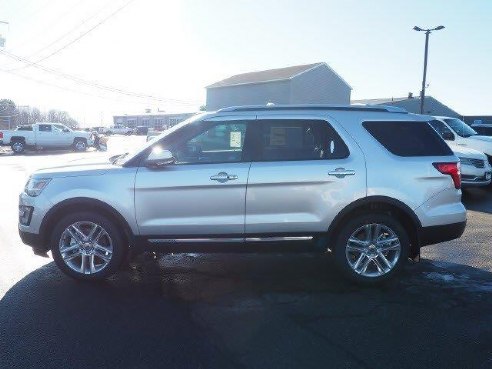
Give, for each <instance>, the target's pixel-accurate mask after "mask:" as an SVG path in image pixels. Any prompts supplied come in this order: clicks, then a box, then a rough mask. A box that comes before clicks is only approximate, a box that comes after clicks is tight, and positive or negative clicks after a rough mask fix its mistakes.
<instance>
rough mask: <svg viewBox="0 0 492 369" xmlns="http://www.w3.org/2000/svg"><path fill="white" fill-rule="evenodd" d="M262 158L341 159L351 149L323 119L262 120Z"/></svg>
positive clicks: (285, 159) (270, 159)
mask: <svg viewBox="0 0 492 369" xmlns="http://www.w3.org/2000/svg"><path fill="white" fill-rule="evenodd" d="M258 123H259V124H260V143H259V146H260V147H259V151H260V152H259V160H261V161H295V160H323V159H325V160H326V159H342V158H346V157H348V155H349V150H348V148H347V146H346V145H345V143H344V142H343V140H342V139H341V138H340V136H339V135H338V134H337V133H336V132H335V130H334V129H333V128H332V127H331V126H330V125H329V124H328V123H327V122H326V121H323V120H308V119H306V120H301V119H285V120H283V119H282V120H276V119H275V120H259V121H258Z"/></svg>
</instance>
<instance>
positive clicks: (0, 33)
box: [0, 21, 9, 48]
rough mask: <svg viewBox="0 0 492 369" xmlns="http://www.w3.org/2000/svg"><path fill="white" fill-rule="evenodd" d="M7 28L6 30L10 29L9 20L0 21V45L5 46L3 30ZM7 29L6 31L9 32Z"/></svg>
mask: <svg viewBox="0 0 492 369" xmlns="http://www.w3.org/2000/svg"><path fill="white" fill-rule="evenodd" d="M4 29H6V31H7V30H8V29H9V22H4V21H0V47H2V48H3V47H5V41H6V39H5V34H4V32H3V30H4ZM6 31H5V33H7V32H6Z"/></svg>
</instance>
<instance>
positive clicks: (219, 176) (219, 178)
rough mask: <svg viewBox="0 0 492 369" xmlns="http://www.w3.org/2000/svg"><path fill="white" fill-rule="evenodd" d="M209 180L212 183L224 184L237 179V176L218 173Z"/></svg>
mask: <svg viewBox="0 0 492 369" xmlns="http://www.w3.org/2000/svg"><path fill="white" fill-rule="evenodd" d="M210 179H211V180H212V181H217V182H220V183H224V182H227V181H233V180H235V179H237V175H236V174H227V173H226V172H220V173H217V174H215V175H213V176H211V177H210Z"/></svg>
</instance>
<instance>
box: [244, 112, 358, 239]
mask: <svg viewBox="0 0 492 369" xmlns="http://www.w3.org/2000/svg"><path fill="white" fill-rule="evenodd" d="M267 119H268V120H271V119H272V117H270V116H269V117H261V116H259V117H258V120H259V121H258V123H259V125H263V124H264V123H262V121H263V122H264V121H265V120H267ZM273 119H276V120H278V121H282V120H285V121H289V120H292V116H289V117H285V118H284V117H282V116H275V117H274V118H273ZM320 119H325V118H320V117H313V116H302V117H301V116H300V117H299V120H307V121H309V120H315V121H319V120H320ZM324 124H328V122H326V121H324ZM332 126H334V124H333V123H332ZM313 127H314V126H313ZM334 128H335V129H336V128H338V129H336V131H337V132H338V135H337V136H339V137H338V139H340V137H341V139H342V140H343V142H340V141H337V140H335V141H334V142H335V143H336V145H338V146H340V144H341V145H342V146H343V143H345V145H346V147H345V149H348V151H349V152H350V153H349V154H348V152H347V154H346V155H348V156H347V157H342V156H346V155H345V154H344V155H337V154H336V150H335V151H334V150H332V149H333V146H331V145H332V144H331V141H332V138H331V137H330V135H333V133H334V132H335V131H333V129H331V130H330V131H328V132H327V133H326V140H327V141H326V142H325V143H324V144H323V145H324V146H323V147H322V148H321V151H320V152H322V151H323V150H329V151H330V150H331V151H334V152H333V153H325V154H321V156H320V157H322V158H323V159H320V160H302V159H304V158H309V156H310V154H309V152H308V151H307V150H306V148H308V147H310V146H309V145H311V146H312V147H314V148H315V150H319V149H320V148H318V146H319V137H317V136H316V135H315V137H314V138H312V137H309V135H308V136H306V132H307V133H310V132H309V130H312V129H311V128H308V129H306V126H304V128H303V130H304V135H303V136H302V141H301V139H299V140H298V141H300V142H299V143H296V138H295V135H296V134H297V133H294V131H293V127H292V126H290V127H289V130H290V132H288V130H286V131H284V132H282V130H281V129H279V125H277V126H276V127H275V130H276V131H272V135H271V136H270V137H268V139H267V141H268V140H270V143H272V144H273V145H277V144H281V143H282V142H283V141H285V142H286V143H287V146H289V147H293V148H294V150H297V151H296V152H297V154H294V153H293V152H292V151H291V152H290V153H288V151H289V147H281V148H280V150H278V152H277V153H275V154H272V153H270V152H271V151H275V147H273V148H272V147H270V148H269V149H268V150H265V152H267V156H268V155H269V156H270V157H275V155H277V156H278V159H280V158H281V155H283V154H282V152H284V153H286V154H285V157H287V158H290V159H292V158H294V157H295V155H298V156H299V157H300V158H301V160H291V161H281V160H277V161H257V162H253V163H252V165H251V169H250V174H249V179H248V189H247V195H246V233H248V234H257V233H314V232H324V231H326V230H327V229H328V226H329V224H330V223H331V221H332V220H333V219H334V217H335V216H336V215H337V214H338V213H339V212H340V211H341V210H342V209H343V208H344V207H345V206H347V205H348V204H350V203H351V202H353V201H355V200H356V199H359V198H362V197H364V196H366V168H365V160H364V156H363V154H362V152H361V150H360V148H359V147H358V146H357V145H356V144H355V142H353V141H352V140H351V139H350V137H348V135H347V134H346V133H345V132H344V131H343V130H342V129H341V128H339V127H336V126H335V127H334ZM315 132H316V131H315ZM335 135H336V133H335ZM310 140H315V141H316V143H315V144H312V143H309V142H310ZM263 141H265V140H264V139H263ZM306 142H308V143H309V144H308V145H307V146H306ZM263 144H264V145H266V144H265V142H263ZM330 146H331V149H330Z"/></svg>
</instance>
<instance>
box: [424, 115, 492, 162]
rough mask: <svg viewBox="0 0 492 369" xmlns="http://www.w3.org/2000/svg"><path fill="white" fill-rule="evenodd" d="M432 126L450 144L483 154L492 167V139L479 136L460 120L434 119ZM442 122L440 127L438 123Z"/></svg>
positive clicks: (448, 118)
mask: <svg viewBox="0 0 492 369" xmlns="http://www.w3.org/2000/svg"><path fill="white" fill-rule="evenodd" d="M434 118H435V119H434V120H432V124H433V127H434V129H436V130H437V131H438V132H439V134H440V135H441V136H442V137H443V138H444V139H445V140H446V141H447V142H448V143H450V144H452V145H457V146H464V147H468V148H470V149H474V150H477V151H480V152H483V153H484V154H485V155H486V156H487V158H488V161H489V164H491V165H492V137H490V136H486V135H482V134H479V133H478V132H477V131H475V130H474V129H473V128H472V127H470V126H469V125H468V124H466V123H465V122H463V121H462V120H460V119H458V118H450V117H434ZM438 122H440V125H437V123H438Z"/></svg>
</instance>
